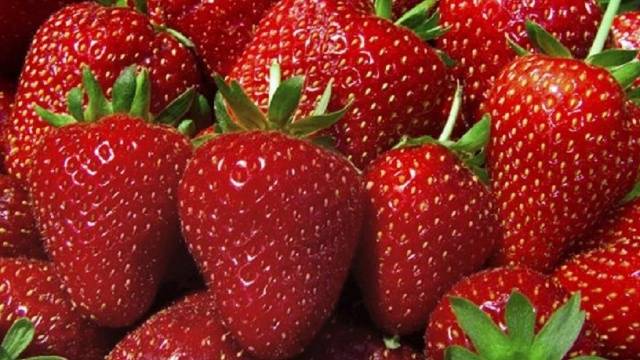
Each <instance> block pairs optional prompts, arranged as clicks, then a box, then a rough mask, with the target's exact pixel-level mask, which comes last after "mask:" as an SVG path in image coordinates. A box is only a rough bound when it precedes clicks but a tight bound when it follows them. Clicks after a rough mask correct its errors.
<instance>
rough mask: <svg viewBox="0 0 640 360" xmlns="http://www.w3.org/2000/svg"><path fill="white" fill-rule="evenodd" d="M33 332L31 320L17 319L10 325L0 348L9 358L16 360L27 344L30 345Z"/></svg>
mask: <svg viewBox="0 0 640 360" xmlns="http://www.w3.org/2000/svg"><path fill="white" fill-rule="evenodd" d="M35 332H36V331H35V328H34V327H33V323H31V320H29V319H27V318H21V319H18V320H16V321H15V322H14V323H13V325H11V328H9V331H7V334H6V335H5V336H4V339H3V340H2V344H1V345H0V346H2V348H3V349H4V350H5V351H6V352H7V353H8V354H9V356H11V357H12V358H13V359H17V358H18V357H19V356H20V354H22V352H23V351H25V350H26V349H27V347H28V346H29V344H31V341H32V340H33V337H34V335H35Z"/></svg>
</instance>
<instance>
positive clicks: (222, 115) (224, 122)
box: [214, 91, 246, 134]
mask: <svg viewBox="0 0 640 360" xmlns="http://www.w3.org/2000/svg"><path fill="white" fill-rule="evenodd" d="M214 108H215V113H216V119H217V120H218V127H219V128H220V131H221V133H223V134H225V133H229V132H233V131H238V130H240V128H239V127H238V125H237V124H236V123H235V122H234V121H233V120H232V119H231V116H230V115H229V112H228V111H227V106H226V104H225V103H224V99H223V98H222V94H221V93H220V92H219V91H218V93H217V94H216V97H215V99H214ZM244 130H246V129H244Z"/></svg>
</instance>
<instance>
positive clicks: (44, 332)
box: [0, 259, 110, 360]
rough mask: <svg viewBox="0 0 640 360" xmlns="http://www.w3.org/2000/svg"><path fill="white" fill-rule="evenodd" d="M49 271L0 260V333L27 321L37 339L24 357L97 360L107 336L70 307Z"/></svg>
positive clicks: (106, 347)
mask: <svg viewBox="0 0 640 360" xmlns="http://www.w3.org/2000/svg"><path fill="white" fill-rule="evenodd" d="M61 288H62V284H60V282H59V281H58V279H57V277H56V275H55V273H54V271H53V269H52V267H51V266H50V265H49V264H48V263H46V262H43V261H40V260H27V259H0V333H2V334H5V333H6V332H7V330H8V329H9V327H10V326H11V324H12V323H13V321H15V320H16V319H18V318H22V317H28V318H30V319H31V320H32V321H33V323H34V325H35V327H36V330H37V333H36V334H37V335H36V338H35V339H34V341H33V343H32V344H31V346H30V347H29V348H28V349H27V351H26V353H24V354H23V355H24V356H36V355H43V354H51V355H59V356H65V357H67V358H69V359H77V360H97V359H101V358H103V357H104V355H105V354H106V353H107V352H108V350H109V348H110V343H109V342H110V339H109V336H108V335H107V334H106V333H105V332H104V331H102V330H100V329H98V328H97V327H96V326H95V325H93V324H91V323H90V322H88V321H87V320H84V319H83V318H82V317H81V316H80V314H79V313H77V312H76V311H75V310H74V309H73V307H72V306H71V302H70V301H69V299H68V297H67V294H65V293H64V291H63V290H62V289H61Z"/></svg>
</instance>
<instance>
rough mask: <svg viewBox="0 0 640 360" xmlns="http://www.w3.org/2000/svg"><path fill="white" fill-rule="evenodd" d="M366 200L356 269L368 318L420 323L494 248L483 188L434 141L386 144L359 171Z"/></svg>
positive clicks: (398, 326)
mask: <svg viewBox="0 0 640 360" xmlns="http://www.w3.org/2000/svg"><path fill="white" fill-rule="evenodd" d="M365 179H366V182H367V185H366V187H367V194H368V203H367V207H366V214H367V215H366V219H368V220H367V221H365V229H364V235H363V239H362V242H361V244H360V248H359V252H358V260H359V261H358V263H357V266H356V273H357V275H358V280H359V284H360V287H361V288H362V289H363V297H364V300H365V303H366V305H367V308H368V309H369V312H370V314H371V316H372V318H373V320H374V322H375V323H376V324H377V325H378V326H379V327H380V328H381V329H383V330H384V331H385V332H387V333H390V334H410V333H413V332H415V331H418V330H421V329H423V328H424V324H425V320H426V319H427V317H428V316H429V313H430V312H431V310H433V308H434V307H435V305H436V304H437V302H438V301H439V300H440V296H442V294H443V293H444V292H445V291H446V290H447V289H448V288H449V287H450V286H451V285H453V284H454V283H455V282H456V281H458V280H459V279H460V278H461V277H463V276H465V275H467V274H469V273H471V272H473V271H476V270H478V269H479V268H480V267H481V266H482V265H483V264H484V263H485V262H486V260H487V259H488V257H489V256H490V255H491V254H492V252H493V250H494V247H495V244H496V243H497V241H498V237H499V224H498V222H497V219H496V217H495V214H494V212H493V208H492V198H491V195H490V194H489V191H488V189H487V188H486V187H485V186H484V185H483V184H481V183H480V182H479V181H478V179H477V178H476V177H475V176H474V175H472V173H471V172H470V171H469V170H467V169H466V168H465V166H464V165H463V164H462V162H461V161H459V160H458V158H457V157H456V155H454V154H453V153H451V151H450V150H448V149H447V148H445V147H444V146H441V145H438V144H428V145H423V146H420V147H412V148H403V149H398V150H392V151H390V152H388V153H386V154H385V155H383V156H382V157H380V158H378V159H377V160H376V161H374V162H373V163H372V164H371V165H370V166H369V168H368V170H367V173H366V175H365Z"/></svg>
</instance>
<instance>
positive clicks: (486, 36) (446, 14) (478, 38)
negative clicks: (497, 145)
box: [436, 0, 602, 118]
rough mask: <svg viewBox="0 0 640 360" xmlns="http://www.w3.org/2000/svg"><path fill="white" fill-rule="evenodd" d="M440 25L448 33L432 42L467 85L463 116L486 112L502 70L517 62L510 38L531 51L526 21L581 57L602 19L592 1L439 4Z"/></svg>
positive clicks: (444, 0)
mask: <svg viewBox="0 0 640 360" xmlns="http://www.w3.org/2000/svg"><path fill="white" fill-rule="evenodd" d="M439 11H440V13H441V23H442V24H443V26H444V27H445V28H447V29H448V31H447V32H446V33H445V34H444V35H443V36H442V37H440V38H439V39H437V40H436V47H438V48H439V49H442V50H443V51H445V52H446V53H447V54H448V55H449V56H451V58H452V59H453V60H455V61H456V63H457V64H456V66H455V67H454V69H453V72H454V73H455V75H456V77H457V78H458V79H459V80H460V81H461V82H463V84H464V85H465V94H466V95H467V98H466V99H465V113H466V116H467V117H469V118H474V117H477V116H478V115H480V114H484V112H483V111H482V112H479V110H481V109H480V108H481V104H482V102H484V101H486V100H487V99H488V91H489V89H490V88H491V86H492V84H493V82H494V81H495V79H496V77H497V76H498V75H499V74H500V72H501V71H502V69H503V68H504V67H505V66H506V65H507V64H509V63H510V62H511V61H512V60H513V59H515V58H516V53H515V52H514V51H513V50H512V49H510V47H509V44H508V40H507V39H508V38H510V39H512V40H513V41H515V42H517V43H519V44H520V45H521V46H526V47H528V48H533V47H532V46H531V44H530V43H529V42H528V41H527V29H526V26H525V22H526V21H527V20H531V21H534V22H536V23H538V24H540V25H542V26H543V27H544V28H546V29H547V30H549V31H550V32H551V33H552V34H554V35H556V36H557V37H558V38H559V39H561V40H562V42H564V43H565V44H567V46H568V47H569V49H570V50H571V51H572V52H573V53H574V54H576V56H579V57H584V56H585V55H586V54H587V51H588V49H589V45H590V44H591V42H592V41H593V39H594V36H595V34H596V30H597V28H598V23H599V22H600V19H601V17H602V13H601V11H600V8H599V6H598V4H597V2H596V0H539V1H529V0H482V1H480V0H441V1H440V3H439Z"/></svg>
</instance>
